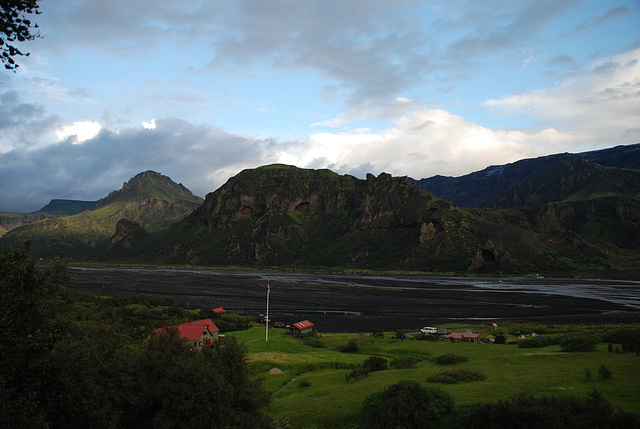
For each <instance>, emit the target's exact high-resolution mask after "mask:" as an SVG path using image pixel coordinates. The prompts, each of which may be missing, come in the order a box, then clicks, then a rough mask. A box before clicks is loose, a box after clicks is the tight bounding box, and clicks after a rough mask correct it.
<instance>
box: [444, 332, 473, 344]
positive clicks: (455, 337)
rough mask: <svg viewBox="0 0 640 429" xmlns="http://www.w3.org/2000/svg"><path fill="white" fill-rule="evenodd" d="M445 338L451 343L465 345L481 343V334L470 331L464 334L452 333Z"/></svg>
mask: <svg viewBox="0 0 640 429" xmlns="http://www.w3.org/2000/svg"><path fill="white" fill-rule="evenodd" d="M445 338H448V339H449V340H451V341H461V342H463V343H473V344H479V343H480V334H473V333H472V332H471V331H470V330H469V329H467V330H466V331H464V332H452V333H450V334H449V335H447V336H446V337H445Z"/></svg>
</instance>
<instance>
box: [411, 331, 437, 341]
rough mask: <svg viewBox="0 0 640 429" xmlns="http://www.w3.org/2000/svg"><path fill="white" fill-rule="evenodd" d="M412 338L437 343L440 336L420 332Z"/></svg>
mask: <svg viewBox="0 0 640 429" xmlns="http://www.w3.org/2000/svg"><path fill="white" fill-rule="evenodd" d="M413 338H414V339H415V340H419V341H438V340H439V339H440V336H439V335H434V334H423V333H422V332H420V333H419V334H416V335H414V337H413Z"/></svg>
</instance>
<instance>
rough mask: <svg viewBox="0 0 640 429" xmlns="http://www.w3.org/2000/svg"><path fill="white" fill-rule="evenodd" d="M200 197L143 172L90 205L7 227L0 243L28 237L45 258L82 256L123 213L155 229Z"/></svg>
mask: <svg viewBox="0 0 640 429" xmlns="http://www.w3.org/2000/svg"><path fill="white" fill-rule="evenodd" d="M202 201H203V199H202V198H201V197H197V196H194V195H193V194H192V193H191V191H189V190H188V189H186V188H185V187H184V186H182V185H180V184H176V183H175V182H173V181H172V180H171V179H170V178H169V177H167V176H163V175H161V174H160V173H157V172H154V171H146V172H142V173H139V174H137V175H136V176H134V177H133V178H132V179H131V180H130V181H128V182H125V184H123V188H122V189H120V190H116V191H113V192H111V193H110V194H109V195H108V196H107V197H105V198H102V199H100V200H98V201H97V202H96V203H95V204H94V205H93V207H91V208H90V209H88V210H84V211H82V212H79V213H76V214H73V215H70V216H62V217H56V218H54V219H44V220H40V221H37V222H33V223H30V224H27V225H23V226H21V227H18V228H15V229H13V230H11V231H9V232H7V233H6V234H5V235H4V236H2V237H1V238H0V242H1V243H2V244H3V245H7V244H15V243H17V242H24V241H31V243H32V248H33V251H34V252H36V253H38V254H39V255H40V256H44V257H50V256H64V257H81V256H82V255H83V254H84V253H85V252H87V251H89V250H90V249H91V248H92V247H93V246H95V245H97V244H99V243H103V242H104V241H105V240H107V239H108V238H109V237H111V236H112V235H113V234H114V232H115V231H116V225H117V222H118V221H119V220H120V219H122V218H125V219H128V220H130V221H132V222H136V223H139V224H140V225H141V227H142V228H146V229H148V230H150V231H158V230H161V229H163V228H168V227H169V226H171V225H172V224H173V223H175V222H176V221H177V220H179V219H181V218H182V217H183V216H185V215H187V214H188V213H190V212H191V211H192V210H194V209H195V208H196V207H198V206H199V205H200V204H201V203H202Z"/></svg>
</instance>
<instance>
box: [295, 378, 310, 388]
mask: <svg viewBox="0 0 640 429" xmlns="http://www.w3.org/2000/svg"><path fill="white" fill-rule="evenodd" d="M298 386H300V387H309V386H311V382H310V381H309V380H302V381H300V383H298Z"/></svg>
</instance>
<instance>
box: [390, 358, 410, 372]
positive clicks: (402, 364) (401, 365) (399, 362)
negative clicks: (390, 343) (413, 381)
mask: <svg viewBox="0 0 640 429" xmlns="http://www.w3.org/2000/svg"><path fill="white" fill-rule="evenodd" d="M390 365H391V366H392V367H394V368H395V369H409V368H415V367H416V360H415V359H414V358H412V357H409V356H405V357H399V358H396V359H394V360H392V361H391V364H390Z"/></svg>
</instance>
